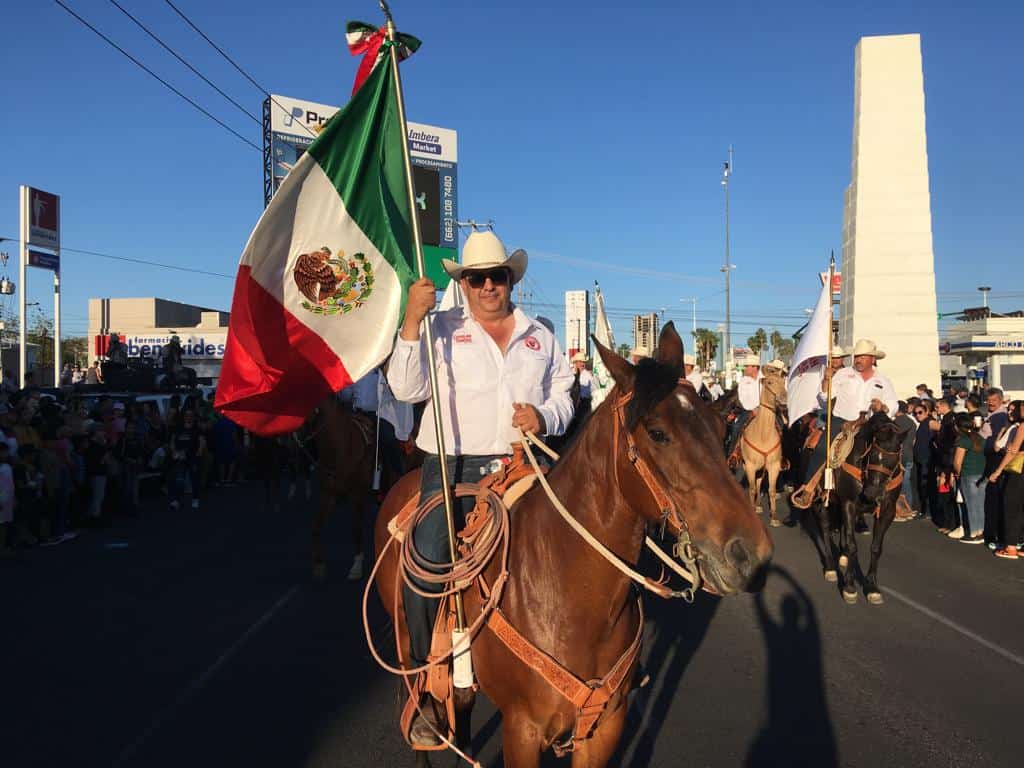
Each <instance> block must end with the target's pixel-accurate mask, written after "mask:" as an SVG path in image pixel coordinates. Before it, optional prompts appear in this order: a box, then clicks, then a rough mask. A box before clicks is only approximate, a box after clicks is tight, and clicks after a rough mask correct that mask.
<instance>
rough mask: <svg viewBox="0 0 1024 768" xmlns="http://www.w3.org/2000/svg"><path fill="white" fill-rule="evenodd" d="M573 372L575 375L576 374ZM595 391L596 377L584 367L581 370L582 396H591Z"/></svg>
mask: <svg viewBox="0 0 1024 768" xmlns="http://www.w3.org/2000/svg"><path fill="white" fill-rule="evenodd" d="M575 375H576V374H575V372H573V376H575ZM593 392H594V377H593V376H592V375H591V373H590V371H588V370H587V369H586V368H584V369H583V370H582V371H580V397H590V396H591V395H592V394H593Z"/></svg>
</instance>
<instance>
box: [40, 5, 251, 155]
mask: <svg viewBox="0 0 1024 768" xmlns="http://www.w3.org/2000/svg"><path fill="white" fill-rule="evenodd" d="M53 1H54V2H55V3H57V5H59V6H60V7H61V8H63V9H64V10H65V11H67V12H68V13H69V14H70V15H71V16H72V17H74V18H75V19H77V20H78V22H79V23H80V24H82V25H84V26H85V27H87V28H88V29H90V30H92V32H94V33H95V34H96V35H98V36H99V37H100V38H102V39H103V40H104V42H106V43H107V44H108V45H110V46H111V47H112V48H114V49H115V50H116V51H118V52H119V53H120V54H121V55H122V56H124V57H125V58H127V59H128V60H129V61H131V62H132V63H133V64H134V65H135V66H137V67H138V68H139V69H141V70H142V71H143V72H145V73H146V74H148V75H149V76H150V77H152V78H154V79H155V80H157V81H158V82H159V83H160V84H161V85H163V86H164V87H165V88H167V89H168V90H170V91H171V92H173V93H174V94H175V95H177V96H178V97H180V98H182V99H184V100H185V101H187V102H188V103H189V104H191V105H192V107H194V108H195V109H196V110H198V111H199V112H202V113H203V114H204V115H206V117H208V118H209V119H211V120H213V122H215V123H217V125H219V126H220V127H221V128H223V129H224V130H225V131H228V132H229V133H231V134H232V135H234V136H235V137H237V138H238V139H240V140H241V141H244V142H245V143H246V144H248V145H249V146H250V147H252V148H253V149H255V150H256V151H257V152H262V151H263V150H262V149H260V148H259V147H258V146H256V145H255V144H253V143H252V142H251V141H249V140H248V139H247V138H245V136H243V135H242V134H240V133H239V132H238V131H236V130H235V129H234V128H232V127H231V126H230V125H228V124H227V123H225V122H224V121H223V120H221V119H220V118H218V117H214V116H213V115H212V114H211V113H210V112H208V111H207V110H206V109H204V108H203V107H201V106H200V105H199V104H198V103H196V102H195V101H194V100H192V99H191V98H189V97H188V96H186V95H185V94H184V93H182V92H181V91H179V90H178V89H177V88H175V87H174V86H173V85H171V84H170V83H168V82H167V81H166V80H164V79H163V78H162V77H160V75H158V74H157V73H156V72H154V71H153V70H151V69H150V68H149V67H147V66H146V65H145V64H143V63H142V62H141V61H139V60H138V59H137V58H135V57H134V56H132V55H131V54H130V53H128V51H126V50H125V49H124V48H122V47H121V46H119V45H118V44H117V43H115V42H114V41H113V40H111V39H110V38H109V37H107V36H106V35H105V34H103V33H102V32H100V31H99V30H98V29H96V27H94V26H93V25H92V24H90V23H89V22H88V21H86V20H85V19H83V18H82V17H81V16H79V15H78V14H77V13H75V12H74V11H73V10H72V9H71V8H69V7H68V6H67V5H66V4H65V3H64V2H63V0H53Z"/></svg>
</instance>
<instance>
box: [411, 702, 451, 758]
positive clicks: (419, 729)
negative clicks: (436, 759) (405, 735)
mask: <svg viewBox="0 0 1024 768" xmlns="http://www.w3.org/2000/svg"><path fill="white" fill-rule="evenodd" d="M443 729H444V725H443V723H442V722H441V718H439V717H438V715H437V711H436V709H435V708H434V699H433V697H431V696H430V695H429V694H424V695H423V696H421V697H420V707H419V710H417V712H416V714H415V715H413V719H412V725H410V726H409V743H410V744H412V745H413V746H414V747H436V746H439V745H440V744H441V738H440V737H439V736H438V733H441V732H442V731H443Z"/></svg>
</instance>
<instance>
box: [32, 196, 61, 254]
mask: <svg viewBox="0 0 1024 768" xmlns="http://www.w3.org/2000/svg"><path fill="white" fill-rule="evenodd" d="M25 214H26V215H27V216H28V227H27V230H28V245H38V246H39V247H41V248H53V249H54V250H57V249H58V248H60V197H58V196H57V195H54V194H51V193H50V192H43V191H42V190H41V189H33V188H32V187H28V210H27V211H25Z"/></svg>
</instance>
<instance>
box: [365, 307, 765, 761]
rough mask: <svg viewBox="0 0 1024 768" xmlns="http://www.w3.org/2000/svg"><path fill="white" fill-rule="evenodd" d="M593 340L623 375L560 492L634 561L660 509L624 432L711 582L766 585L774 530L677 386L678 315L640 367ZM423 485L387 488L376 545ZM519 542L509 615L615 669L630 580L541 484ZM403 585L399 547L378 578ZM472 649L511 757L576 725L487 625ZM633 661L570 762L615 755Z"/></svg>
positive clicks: (563, 462) (538, 639) (571, 653)
mask: <svg viewBox="0 0 1024 768" xmlns="http://www.w3.org/2000/svg"><path fill="white" fill-rule="evenodd" d="M598 349H599V352H600V354H601V358H602V360H603V361H604V363H605V365H606V366H607V369H608V371H609V372H610V373H611V375H612V377H613V378H614V380H615V384H616V387H615V389H614V390H613V391H612V392H611V394H610V395H609V396H608V398H607V399H606V400H605V401H604V402H603V403H602V404H601V406H600V407H599V408H598V409H597V410H596V411H595V412H594V414H593V415H592V416H591V418H590V420H589V421H588V422H587V424H586V425H585V427H584V428H583V430H582V433H581V434H580V435H579V437H578V439H577V440H576V441H575V442H574V443H573V444H572V445H571V446H570V447H569V448H568V450H567V453H566V454H565V455H563V456H562V458H561V459H560V461H558V462H557V464H556V465H555V467H554V469H553V470H552V471H551V472H550V474H549V475H548V479H549V481H550V484H551V486H552V487H553V489H554V491H555V493H556V494H557V496H558V497H559V498H560V499H561V500H562V501H563V502H564V503H565V504H566V505H567V506H568V507H569V508H570V511H571V513H572V515H573V516H574V517H575V518H576V520H578V521H579V522H580V523H581V524H582V525H583V526H584V527H585V528H586V529H587V531H589V533H590V534H592V535H593V536H595V537H596V538H597V539H598V540H600V542H602V543H603V544H604V545H605V546H607V547H608V548H610V549H611V550H612V551H613V552H615V553H616V554H617V555H618V556H619V557H620V558H622V559H623V560H625V561H626V562H628V563H630V564H634V565H635V564H636V562H637V560H638V558H639V556H640V549H641V547H642V546H643V543H644V535H645V530H646V527H647V525H648V523H654V524H660V523H661V522H662V520H663V515H662V510H661V509H660V508H659V505H658V504H656V503H655V501H654V498H653V494H652V491H651V489H650V486H649V485H648V484H647V483H646V482H645V480H644V479H643V478H642V477H641V475H640V474H639V472H638V465H635V464H634V463H633V462H632V461H631V456H630V453H629V452H630V449H629V448H628V447H627V439H626V437H624V436H623V435H624V434H625V435H628V436H629V437H631V438H632V440H633V442H634V443H635V451H636V453H637V455H638V456H639V458H640V459H642V460H643V463H645V464H646V466H647V467H649V468H650V469H651V471H652V475H653V478H654V482H655V483H656V484H657V486H658V487H659V488H660V490H661V491H662V492H663V493H665V494H667V496H668V497H669V499H670V500H671V502H672V503H673V504H674V505H675V506H676V507H677V508H678V510H679V511H680V512H681V513H682V515H683V516H684V517H685V520H686V522H687V524H688V527H689V531H690V534H691V537H692V540H693V542H694V545H695V548H696V552H697V562H698V567H699V570H700V572H701V575H702V576H703V577H704V579H705V584H706V585H707V588H708V589H712V590H714V591H715V592H717V593H719V594H722V595H732V594H736V593H738V592H741V591H743V590H754V589H758V588H760V586H761V585H762V584H763V580H764V571H765V566H766V564H767V563H768V561H769V559H770V558H771V555H772V543H771V540H770V539H769V537H768V535H767V532H766V530H765V528H764V525H763V524H762V523H761V521H760V519H759V518H758V517H757V516H756V515H754V514H753V512H752V511H751V509H750V505H749V503H748V501H747V499H746V496H745V494H744V492H743V490H742V489H741V488H740V486H739V484H738V483H737V482H736V480H735V479H734V478H733V477H732V475H731V474H730V472H729V469H728V466H727V465H726V462H725V458H724V456H723V455H722V448H721V437H720V433H719V431H718V426H717V421H716V417H715V416H714V415H713V414H712V412H711V409H710V408H709V407H708V406H707V405H706V404H705V403H704V402H703V401H702V400H701V399H700V398H699V397H698V396H697V395H696V393H695V392H693V389H692V388H690V387H682V386H679V385H678V380H679V378H680V376H681V374H682V363H683V345H682V341H681V340H680V338H679V335H678V334H677V333H676V331H675V328H674V327H673V326H672V324H671V323H669V324H668V325H667V326H666V327H665V329H664V330H663V331H662V334H661V338H660V339H659V349H658V354H657V359H656V360H643V361H641V362H640V363H639V364H637V365H636V366H633V365H631V364H630V363H629V362H627V361H626V360H624V359H622V358H621V357H619V356H618V355H616V354H615V353H614V352H611V351H609V350H607V349H604V348H603V347H601V346H600V345H598ZM627 397H629V401H628V404H625V405H623V403H624V402H625V400H626V398H627ZM620 420H621V421H620ZM623 431H624V432H623ZM638 464H639V462H638ZM418 484H419V475H418V473H410V474H409V475H406V476H405V477H404V478H402V480H401V481H400V482H399V483H398V484H397V485H396V486H395V487H394V488H393V489H392V491H391V493H390V494H389V496H388V497H387V499H386V500H385V502H384V505H383V507H382V509H381V512H380V515H379V516H378V518H377V529H376V534H377V539H376V540H377V551H378V553H379V552H381V551H382V549H383V548H384V545H385V544H386V542H387V540H388V531H387V523H388V521H389V520H390V519H391V518H392V517H393V516H394V515H395V514H396V513H397V512H398V511H399V509H401V507H402V506H403V505H405V503H406V502H407V501H408V500H409V499H410V498H411V497H412V496H413V495H414V494H415V493H416V492H417V489H418ZM510 548H511V549H510V556H509V562H510V563H511V568H510V574H509V580H508V583H507V585H506V586H505V590H504V593H503V595H502V599H501V604H500V608H501V611H502V613H503V614H504V616H505V617H506V618H507V620H508V622H509V623H510V624H511V625H512V626H514V627H515V628H516V630H518V632H519V633H520V634H521V635H522V636H524V637H525V638H526V639H527V640H528V641H529V642H530V643H532V644H533V646H535V647H536V648H538V649H540V650H542V651H544V652H545V653H546V654H548V655H549V656H550V657H551V658H553V659H554V660H556V661H557V662H558V664H560V665H561V666H562V667H564V668H565V669H567V670H569V671H570V672H572V673H573V674H574V675H575V676H576V677H578V678H579V679H580V680H592V679H597V678H600V677H602V676H603V675H606V674H607V673H608V672H609V670H610V669H611V668H612V666H613V665H614V664H615V663H616V661H617V660H618V659H619V658H620V657H621V656H622V655H623V653H624V651H625V650H626V649H627V648H628V647H630V645H631V643H632V642H633V640H634V638H635V637H636V635H637V632H638V624H639V623H640V622H641V617H640V613H639V607H638V603H637V599H636V596H635V594H634V589H633V584H632V583H631V582H630V580H629V579H628V578H627V577H625V576H624V575H623V574H622V573H621V572H620V571H619V570H617V569H616V568H615V567H613V566H612V565H611V564H610V563H609V561H608V560H606V559H604V558H603V557H601V556H600V555H599V554H598V553H597V552H596V551H595V549H593V548H592V547H591V546H589V545H588V544H587V543H585V542H584V541H583V539H582V538H581V537H580V536H579V535H577V534H576V533H575V532H574V531H573V530H572V529H571V528H570V526H569V525H568V524H567V523H566V522H565V521H564V520H563V519H562V518H561V517H560V516H559V515H558V513H557V512H556V511H555V510H554V509H553V508H552V505H551V503H550V501H549V499H548V498H547V496H546V495H545V494H544V492H543V490H541V489H539V488H537V487H534V488H533V489H532V490H531V491H529V492H528V493H527V494H526V495H525V496H523V497H522V499H521V500H520V501H518V502H517V503H516V504H515V505H514V506H513V508H512V511H511V543H510ZM499 570H500V563H498V562H497V561H494V562H491V563H490V565H489V566H488V568H487V569H486V571H485V577H486V579H487V581H488V583H490V584H494V583H495V579H496V578H497V576H498V572H499ZM399 584H400V576H399V574H398V563H397V557H396V555H395V549H394V548H393V547H392V548H389V549H388V553H387V555H386V556H385V559H384V562H383V563H382V567H381V570H380V576H379V579H378V589H379V593H380V597H381V599H382V602H383V604H384V606H385V607H386V609H387V610H388V611H392V609H393V607H394V606H395V605H396V603H395V599H396V595H395V592H396V590H397V591H398V593H399V597H400V595H401V590H399V589H398V586H399ZM481 602H482V599H481V597H480V595H479V592H478V590H477V589H470V590H468V591H467V592H466V593H465V604H466V611H467V620H469V621H472V620H473V619H475V618H476V617H477V616H478V615H479V613H480V610H481ZM398 605H399V607H398V615H397V616H393V618H394V619H395V621H396V624H397V626H398V631H399V635H400V636H401V638H402V644H403V646H404V648H403V656H404V657H405V658H408V653H409V650H408V638H407V635H406V632H405V620H404V611H403V610H402V608H401V604H400V603H399V604H398ZM680 609H681V610H685V608H683V607H682V606H680ZM472 658H473V666H474V668H475V670H476V674H477V679H478V682H479V684H480V686H481V687H482V689H483V690H484V692H486V693H487V695H488V697H489V698H490V699H491V700H492V701H493V702H494V703H495V704H496V705H497V707H498V708H499V709H500V710H501V713H502V739H503V746H502V749H503V753H504V760H505V765H506V766H510V767H515V768H536V766H538V765H539V764H540V759H541V755H542V753H543V752H544V751H545V750H547V749H548V748H549V747H552V746H553V745H555V744H556V743H558V742H561V741H563V740H564V739H565V738H566V736H567V735H569V734H571V733H572V731H573V728H574V724H575V723H576V718H577V711H576V708H575V707H574V706H573V705H572V704H570V703H569V702H568V701H567V700H566V699H565V698H563V697H562V696H561V695H560V694H559V693H557V692H556V691H555V689H554V688H553V687H552V686H551V685H550V684H549V683H547V682H546V681H545V680H544V678H542V677H541V676H540V675H539V674H538V673H537V672H536V671H534V670H533V669H532V668H531V667H528V666H526V664H524V663H523V662H521V661H520V660H519V658H518V657H517V656H516V655H514V654H513V653H512V652H511V651H510V650H509V648H508V646H506V645H505V644H504V643H503V642H502V641H501V640H500V639H499V638H498V637H497V635H495V634H494V633H493V631H492V630H491V627H490V625H485V626H484V628H483V629H482V630H481V631H480V632H479V634H478V635H477V636H476V638H475V639H474V640H473V646H472ZM635 671H636V670H635V662H634V668H633V669H631V670H630V672H629V674H628V675H627V677H626V681H625V684H624V685H623V686H622V687H621V688H619V689H618V690H617V691H616V692H615V693H614V695H613V696H612V698H611V700H610V701H609V704H608V707H607V708H606V709H605V710H604V712H603V714H602V715H601V717H600V719H599V720H598V722H597V726H596V728H595V729H594V731H593V734H592V735H591V737H590V738H587V739H584V740H580V741H577V742H576V743H575V751H574V752H572V765H573V766H574V768H583V767H584V766H587V767H588V768H600V766H605V765H607V764H608V762H609V760H610V759H611V757H612V755H613V754H614V752H615V749H616V747H617V745H618V743H619V739H620V736H621V734H622V729H623V726H624V723H625V716H626V706H625V704H626V701H625V699H626V694H627V693H628V692H629V690H630V689H631V688H633V687H635V685H636V683H637V681H636V679H635V678H636V675H635ZM460 691H463V693H462V694H461V695H460V694H459V693H458V692H457V694H456V707H457V710H458V711H459V717H458V718H457V720H458V722H457V737H458V740H459V742H460V743H462V744H465V743H466V742H467V738H468V733H467V731H468V728H469V711H470V710H471V708H472V703H473V701H472V692H471V691H472V689H460ZM421 762H425V758H422V753H421Z"/></svg>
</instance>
